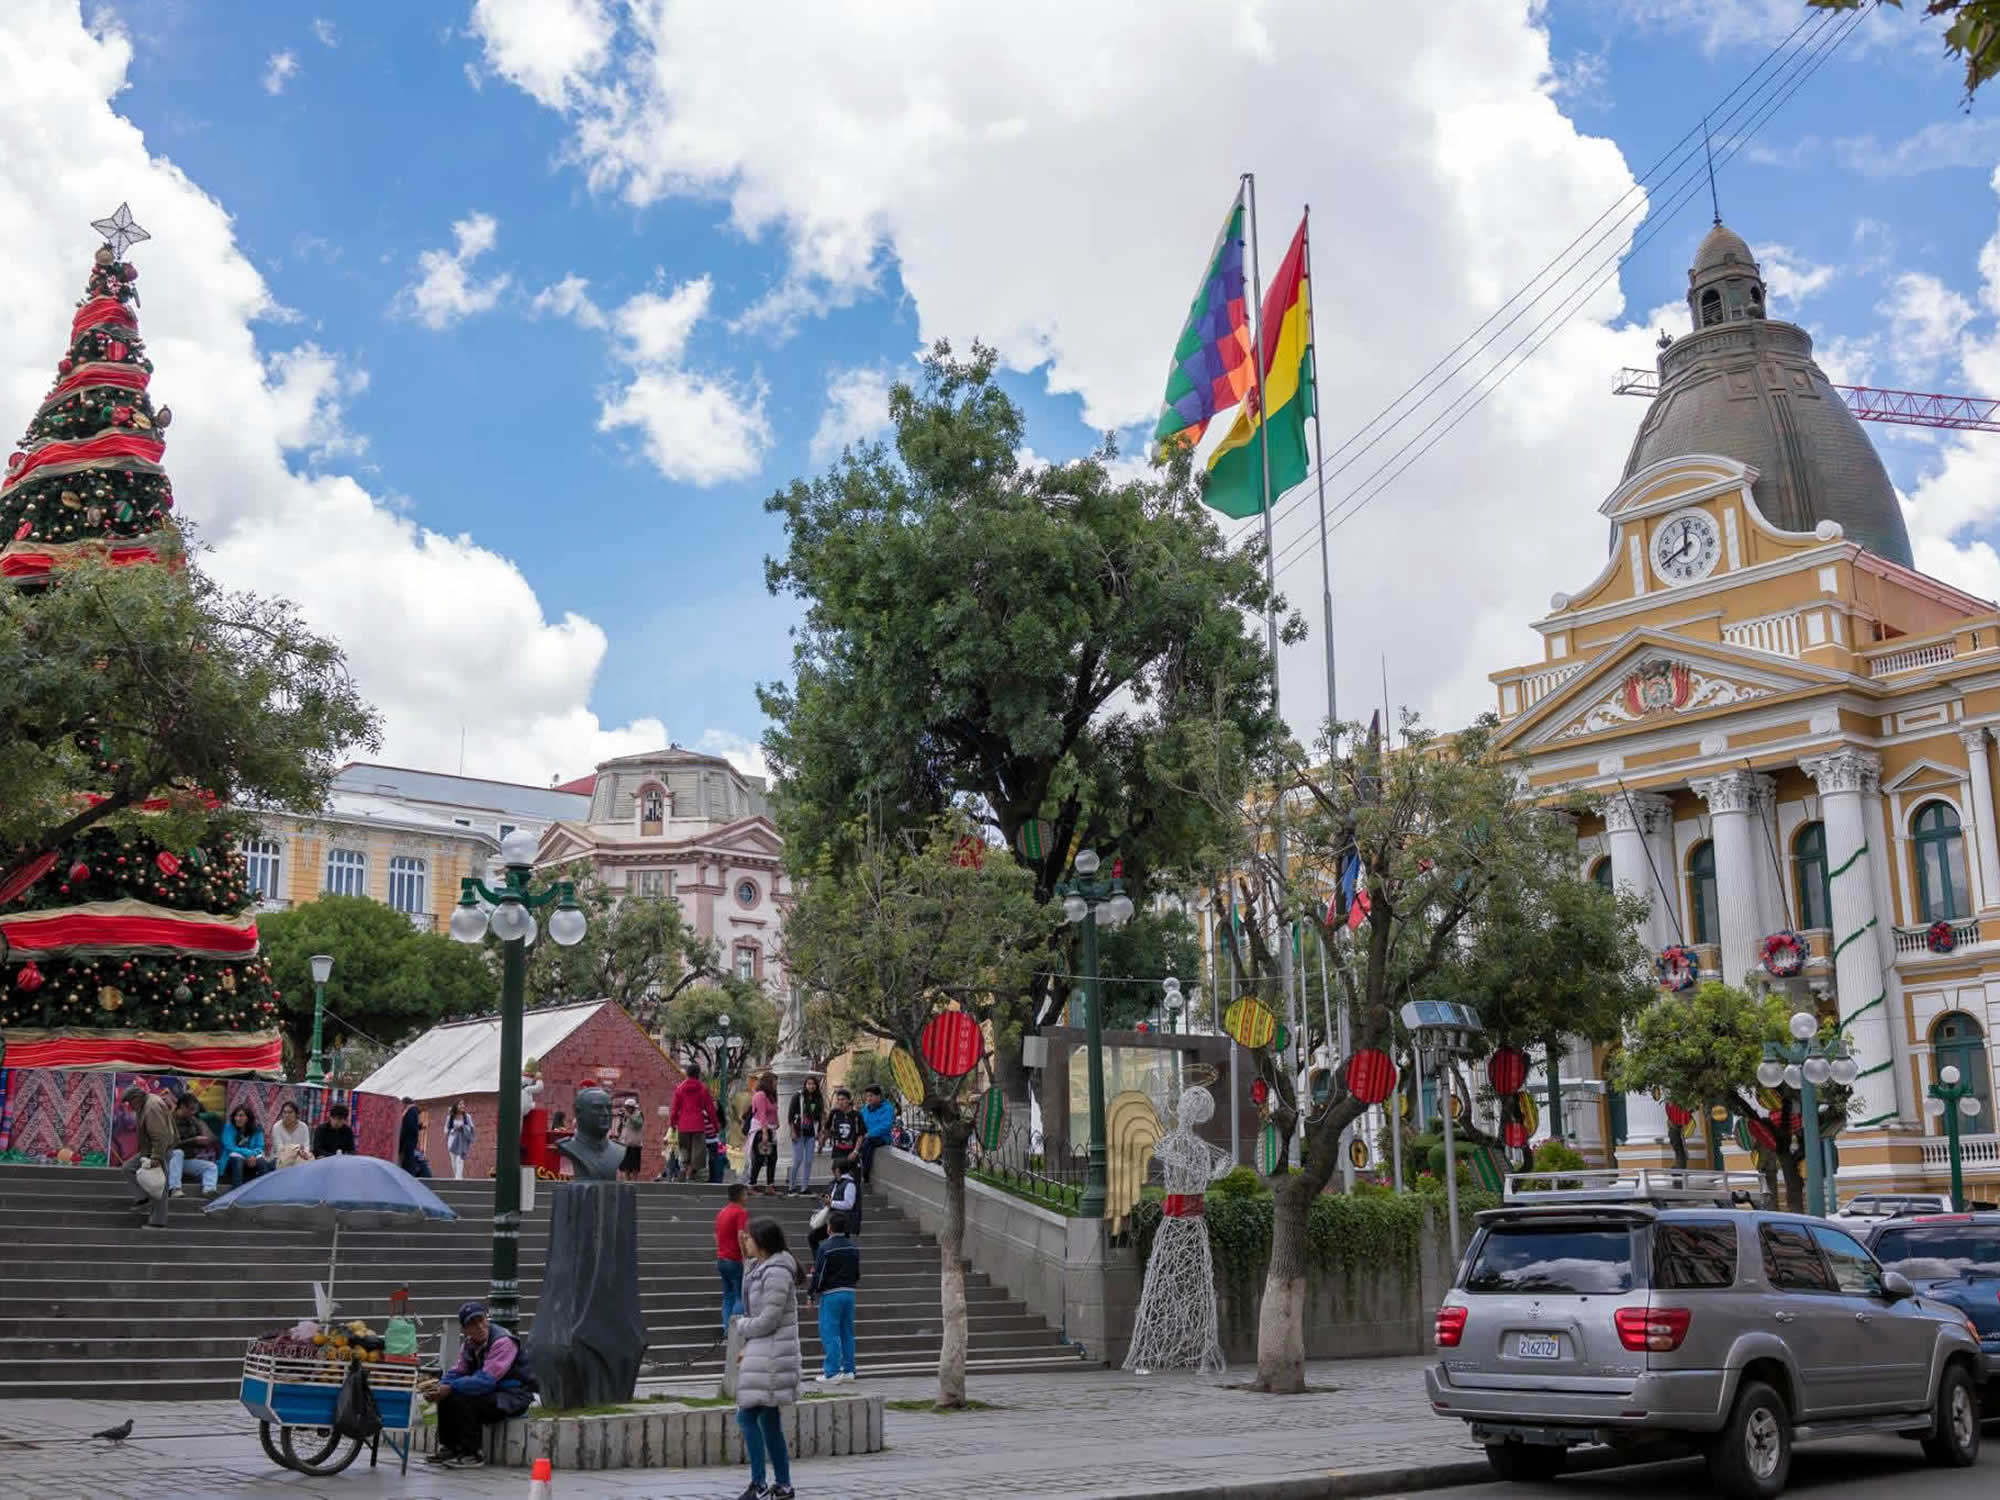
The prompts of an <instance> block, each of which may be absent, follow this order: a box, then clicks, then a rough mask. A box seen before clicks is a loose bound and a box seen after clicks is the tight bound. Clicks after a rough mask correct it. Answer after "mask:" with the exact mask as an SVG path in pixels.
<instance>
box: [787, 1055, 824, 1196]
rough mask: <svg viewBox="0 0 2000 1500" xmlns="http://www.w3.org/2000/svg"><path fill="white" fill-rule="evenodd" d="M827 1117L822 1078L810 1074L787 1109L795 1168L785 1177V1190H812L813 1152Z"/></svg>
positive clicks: (795, 1192)
mask: <svg viewBox="0 0 2000 1500" xmlns="http://www.w3.org/2000/svg"><path fill="white" fill-rule="evenodd" d="M825 1120H826V1095H825V1094H822V1093H821V1092H820V1090H819V1079H818V1078H817V1077H815V1076H814V1075H812V1074H807V1075H806V1081H805V1082H804V1083H802V1084H800V1085H799V1091H798V1092H797V1093H796V1094H794V1095H792V1105H791V1108H790V1109H788V1110H787V1111H786V1112H785V1123H786V1125H787V1126H788V1127H789V1128H790V1130H791V1132H792V1170H791V1173H790V1175H789V1176H787V1177H786V1179H785V1191H786V1192H788V1193H792V1194H801V1193H809V1192H811V1191H812V1176H813V1152H814V1151H816V1150H817V1149H818V1148H819V1132H820V1126H821V1125H822V1124H823V1123H824V1122H825Z"/></svg>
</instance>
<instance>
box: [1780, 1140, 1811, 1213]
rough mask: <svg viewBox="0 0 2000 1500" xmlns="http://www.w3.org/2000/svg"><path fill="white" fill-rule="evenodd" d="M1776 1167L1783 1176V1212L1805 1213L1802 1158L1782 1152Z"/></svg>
mask: <svg viewBox="0 0 2000 1500" xmlns="http://www.w3.org/2000/svg"><path fill="white" fill-rule="evenodd" d="M1778 1165H1779V1166H1780V1167H1781V1168H1782V1169H1783V1170H1784V1174H1785V1210H1786V1212H1788V1213H1795V1214H1802V1213H1804V1212H1805V1211H1806V1165H1805V1162H1804V1160H1803V1159H1802V1158H1800V1157H1798V1156H1795V1155H1793V1154H1792V1153H1791V1152H1789V1151H1787V1152H1784V1153H1783V1154H1782V1155H1780V1156H1779V1158H1778Z"/></svg>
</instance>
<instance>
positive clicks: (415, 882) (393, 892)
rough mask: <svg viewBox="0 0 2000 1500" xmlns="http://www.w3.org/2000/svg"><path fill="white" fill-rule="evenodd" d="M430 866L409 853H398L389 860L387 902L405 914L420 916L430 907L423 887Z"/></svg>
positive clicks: (425, 883) (426, 882) (426, 881)
mask: <svg viewBox="0 0 2000 1500" xmlns="http://www.w3.org/2000/svg"><path fill="white" fill-rule="evenodd" d="M429 875H430V866H429V865H428V864H426V863H425V862H424V861H423V860H421V859H418V858H417V857H416V856H414V855H410V854H398V855H397V856H396V857H395V858H393V859H391V860H390V861H389V904H390V905H391V906H393V907H395V908H396V910H397V911H399V912H402V913H403V914H404V915H405V916H410V917H417V916H422V915H423V914H424V913H425V912H426V911H428V910H429V909H430V907H429V904H428V901H427V899H426V895H427V893H426V890H425V887H426V886H427V885H429V883H430V882H429V879H428V877H429Z"/></svg>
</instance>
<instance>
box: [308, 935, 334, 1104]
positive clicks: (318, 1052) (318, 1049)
mask: <svg viewBox="0 0 2000 1500" xmlns="http://www.w3.org/2000/svg"><path fill="white" fill-rule="evenodd" d="M308 962H310V963H311V965H312V976H313V1044H312V1056H311V1057H309V1058H307V1059H306V1082H307V1083H324V1082H325V1081H326V1049H325V1048H324V1047H322V1046H321V1045H320V1034H321V1032H322V1031H323V1030H324V1029H325V1026H326V981H327V979H328V977H329V976H331V975H332V973H333V959H332V957H331V956H330V955H328V954H325V953H315V954H314V955H313V956H312V958H311V959H310V960H308Z"/></svg>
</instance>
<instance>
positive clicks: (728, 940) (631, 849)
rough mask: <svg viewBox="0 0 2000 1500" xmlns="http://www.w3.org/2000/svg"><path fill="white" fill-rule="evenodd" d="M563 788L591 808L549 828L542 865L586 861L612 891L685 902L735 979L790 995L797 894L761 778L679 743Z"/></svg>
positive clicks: (609, 764)
mask: <svg viewBox="0 0 2000 1500" xmlns="http://www.w3.org/2000/svg"><path fill="white" fill-rule="evenodd" d="M562 790H563V791H567V792H587V793H588V795H589V797H590V808H589V813H588V815H587V817H585V818H584V819H582V820H581V821H579V820H576V819H573V818H565V819H561V820H559V821H557V822H555V823H553V824H551V825H550V826H549V827H548V828H546V829H544V830H543V832H542V841H541V847H540V849H539V851H538V852H537V854H536V865H537V866H538V867H539V868H541V869H548V868H550V867H552V866H556V865H566V864H570V863H572V862H574V861H577V860H587V861H588V862H589V863H590V865H591V867H592V869H594V870H595V871H596V873H597V877H598V879H600V880H601V881H603V882H604V883H605V884H606V885H608V886H609V887H610V888H611V889H612V890H614V891H620V892H625V893H629V894H633V895H650V896H666V897H669V898H671V899H672V900H675V901H678V902H679V903H680V905H681V910H682V911H683V912H684V913H685V914H686V917H687V920H688V922H689V924H690V925H691V926H692V927H693V928H694V929H695V931H696V932H698V933H700V934H701V935H702V936H703V937H705V938H710V939H713V940H714V942H715V943H716V945H717V946H718V947H719V948H720V949H721V950H722V953H723V957H724V959H725V961H726V962H727V963H728V964H729V967H730V968H731V969H732V970H733V971H734V972H735V973H736V975H737V976H738V977H739V978H743V979H748V980H752V981H755V982H757V983H760V984H761V985H762V986H763V988H764V990H765V992H766V993H767V994H769V995H770V996H771V997H772V998H773V999H774V1000H781V999H782V998H783V996H784V994H785V990H786V981H785V975H784V971H783V964H784V960H783V957H782V950H781V948H780V946H779V941H778V939H779V932H780V929H781V927H782V924H783V921H784V914H785V913H786V912H787V911H789V910H790V909H791V905H792V894H793V893H792V884H791V881H790V879H789V878H788V877H787V876H786V874H785V872H784V869H783V856H784V844H783V842H782V841H781V840H780V839H779V837H778V830H777V827H776V825H775V824H774V823H773V822H772V821H771V810H770V802H769V799H768V797H767V795H766V792H765V787H764V782H763V780H762V778H760V777H756V776H746V775H744V774H743V773H742V772H741V771H738V770H737V769H736V768H735V767H734V766H732V765H730V763H729V762H728V761H726V760H723V759H721V758H720V757H717V756H713V755H698V754H696V753H695V752H693V751H691V750H683V749H681V748H680V747H679V746H677V745H676V746H669V747H668V748H667V749H665V750H654V751H649V752H647V753H645V754H643V755H623V756H620V757H618V758H617V759H616V760H608V761H606V762H604V764H602V765H600V766H599V767H598V768H597V773H596V775H595V776H592V777H586V778H584V779H582V780H579V781H574V782H569V783H567V784H565V785H564V786H563V787H562Z"/></svg>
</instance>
